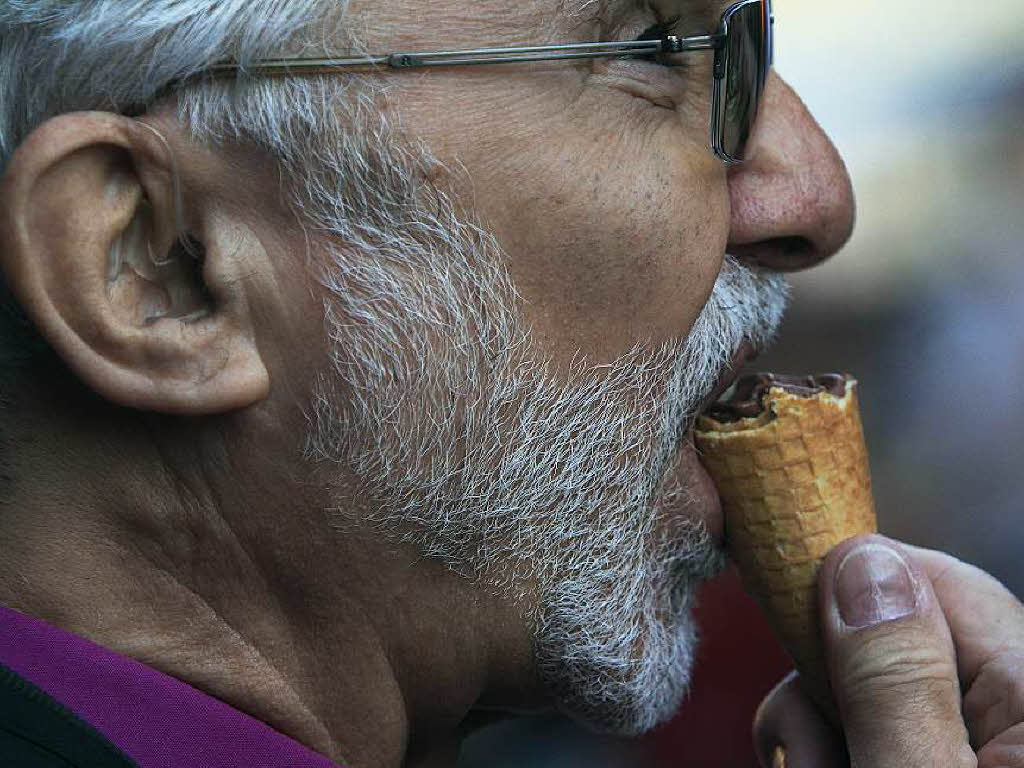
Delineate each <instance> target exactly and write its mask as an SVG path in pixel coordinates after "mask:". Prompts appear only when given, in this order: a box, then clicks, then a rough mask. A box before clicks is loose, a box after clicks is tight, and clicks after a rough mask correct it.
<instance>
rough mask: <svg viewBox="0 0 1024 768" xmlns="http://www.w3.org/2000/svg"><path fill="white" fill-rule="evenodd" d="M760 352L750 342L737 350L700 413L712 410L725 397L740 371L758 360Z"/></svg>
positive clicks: (746, 342) (701, 407)
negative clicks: (752, 361) (749, 363)
mask: <svg viewBox="0 0 1024 768" xmlns="http://www.w3.org/2000/svg"><path fill="white" fill-rule="evenodd" d="M758 354H759V352H758V350H757V349H756V348H755V347H754V345H753V344H751V343H750V342H749V341H744V342H743V343H742V344H741V345H740V346H739V349H737V350H736V352H735V354H733V356H732V360H731V361H730V363H729V365H727V366H726V367H725V368H724V369H723V370H722V374H721V375H720V376H719V377H718V381H716V382H715V386H714V387H713V388H712V390H711V392H709V393H708V396H707V397H706V398H704V400H703V402H702V403H701V405H700V409H699V411H698V412H699V413H703V412H704V411H706V410H707V409H708V408H710V407H711V406H712V405H713V404H714V403H715V402H717V401H718V399H719V398H720V397H721V396H722V395H724V394H725V393H726V392H727V391H728V390H729V387H731V386H732V385H733V383H734V382H735V381H736V379H737V378H739V375H740V371H741V370H742V368H743V366H744V365H746V364H747V363H748V362H750V361H751V360H754V359H756V358H757V356H758Z"/></svg>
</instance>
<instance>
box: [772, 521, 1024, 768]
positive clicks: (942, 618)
mask: <svg viewBox="0 0 1024 768" xmlns="http://www.w3.org/2000/svg"><path fill="white" fill-rule="evenodd" d="M905 566H906V567H905ZM837 575H838V577H839V578H838V579H837ZM818 590H819V605H820V607H821V617H822V618H821V623H822V632H823V634H824V640H825V648H826V655H827V658H828V664H829V675H830V677H831V680H832V689H833V693H834V695H835V698H836V702H837V704H838V707H839V712H840V717H841V719H842V722H843V728H844V731H845V735H846V743H845V745H844V743H843V738H842V736H841V735H840V734H838V733H836V732H835V731H834V730H833V729H832V728H831V727H830V726H829V725H827V724H826V721H825V720H824V719H823V717H822V716H821V715H820V714H819V712H818V710H817V709H816V708H815V707H814V705H813V704H811V702H810V700H809V699H807V698H806V697H805V696H804V694H803V693H802V691H801V690H800V688H799V686H798V682H799V681H798V679H797V677H796V675H795V674H794V675H791V676H790V677H788V678H786V679H785V680H783V681H782V682H781V683H780V684H779V685H778V686H777V687H776V688H775V690H773V691H772V692H771V693H770V694H769V695H768V697H767V698H766V699H765V700H764V702H762V704H761V707H760V709H759V710H758V713H757V717H756V718H755V723H754V739H755V743H756V745H757V750H758V757H759V759H760V760H761V764H762V765H763V766H765V767H766V768H773V763H772V760H773V753H774V752H775V750H776V747H779V746H782V747H783V748H784V749H785V752H786V763H785V765H786V768H811V766H815V767H818V766H829V767H830V768H831V767H832V766H847V765H849V766H852V767H853V768H890V767H891V768H975V766H977V768H1024V606H1022V605H1021V603H1020V601H1018V600H1017V598H1015V597H1014V596H1013V595H1012V594H1011V593H1010V592H1009V591H1008V590H1007V589H1006V588H1005V587H1003V585H1002V584H1000V583H999V582H998V581H996V580H995V579H993V578H992V577H991V576H989V575H988V574H987V573H985V572H984V571H982V570H980V569H978V568H975V567H973V566H971V565H968V564H966V563H963V562H961V561H959V560H957V559H956V558H953V557H951V556H949V555H946V554H943V553H941V552H933V551H931V550H926V549H920V548H918V547H912V546H909V545H906V544H898V543H897V542H894V541H892V540H891V539H887V538H885V537H883V536H862V537H858V538H855V539H850V540H849V541H846V542H844V543H843V544H841V545H839V546H838V547H836V548H835V550H833V551H832V552H831V553H830V554H829V556H828V558H827V559H826V561H825V564H824V566H823V567H822V571H821V577H820V580H819V588H818ZM847 749H848V752H847Z"/></svg>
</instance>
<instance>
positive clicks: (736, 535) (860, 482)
mask: <svg viewBox="0 0 1024 768" xmlns="http://www.w3.org/2000/svg"><path fill="white" fill-rule="evenodd" d="M826 379H828V380H829V381H830V386H817V387H815V386H811V387H805V388H804V389H807V390H814V389H817V391H804V392H800V391H799V390H800V389H801V387H799V386H796V387H792V388H790V391H787V387H786V386H784V385H782V384H780V385H778V386H776V385H773V384H772V382H773V381H775V380H776V377H770V376H769V377H767V378H765V377H764V376H762V389H763V390H764V391H763V394H761V395H759V396H760V400H761V405H763V410H761V413H759V414H758V415H754V416H746V417H743V418H732V419H725V420H723V421H720V420H718V418H716V416H715V415H714V414H715V413H716V412H715V411H712V415H709V416H702V417H700V418H699V419H698V423H697V428H696V432H695V438H696V445H697V449H698V451H699V453H700V454H701V459H702V461H703V463H704V465H705V467H706V468H707V469H708V471H709V472H710V474H711V476H712V478H713V479H714V481H715V484H716V485H717V487H718V490H719V494H720V495H721V497H722V506H723V510H724V512H725V524H726V537H727V541H728V547H729V550H730V553H731V555H732V557H733V559H734V560H735V562H736V563H737V565H738V567H739V570H740V575H741V576H742V579H743V583H744V586H745V588H746V589H747V591H748V592H750V593H751V594H752V596H753V597H754V598H755V599H756V600H757V601H758V603H759V604H760V605H761V607H762V609H763V610H764V611H765V613H766V614H767V615H768V618H769V620H770V622H771V623H772V625H773V627H774V629H775V631H776V633H777V634H778V635H779V637H780V639H781V640H782V643H783V645H784V646H785V647H786V650H787V651H788V652H789V654H790V655H791V656H792V657H793V661H794V662H795V663H796V667H797V669H798V670H799V671H800V677H801V680H802V684H803V686H804V689H805V690H806V691H807V692H808V693H809V694H810V695H811V697H812V698H813V699H814V700H815V701H816V703H817V704H818V705H819V707H820V708H821V709H822V710H823V712H824V713H825V714H826V715H827V716H828V717H829V718H830V719H832V720H833V721H834V722H838V718H837V716H836V712H835V705H834V703H833V700H832V695H831V691H830V688H829V682H828V674H827V671H826V669H825V656H824V648H823V646H822V641H821V634H820V629H819V623H818V602H817V578H818V571H819V569H820V568H821V564H822V561H823V560H824V559H825V555H826V554H828V552H829V551H830V550H831V549H832V548H833V547H835V546H836V545H837V544H839V543H840V542H841V541H844V540H845V539H847V538H850V537H851V536H856V535H859V534H864V533H873V532H875V531H876V522H875V509H874V501H873V499H872V496H871V478H870V472H869V467H868V456H867V449H866V447H865V445H864V431H863V427H862V425H861V420H860V412H859V407H858V400H857V382H856V381H855V380H853V379H852V378H850V377H823V378H822V379H821V381H825V380H826ZM806 382H810V383H811V384H812V385H813V384H816V382H815V380H805V383H806ZM830 389H831V391H830ZM792 390H797V391H792ZM747 405H750V403H748V404H747Z"/></svg>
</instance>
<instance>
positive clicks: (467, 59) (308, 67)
mask: <svg viewBox="0 0 1024 768" xmlns="http://www.w3.org/2000/svg"><path fill="white" fill-rule="evenodd" d="M724 39H725V38H724V36H723V35H702V36H700V37H676V36H675V35H669V36H667V37H663V38H661V39H660V40H632V41H627V42H616V43H573V44H565V45H538V46H527V47H518V48H476V49H473V50H464V51H434V52H430V53H391V54H388V55H386V56H362V57H352V58H340V59H331V58H325V59H260V60H257V61H254V62H252V63H251V64H247V65H245V66H242V65H241V64H238V63H237V62H232V61H224V62H217V63H216V64H213V65H212V66H210V67H209V69H207V70H206V71H207V72H208V73H209V74H213V75H226V74H232V73H235V72H239V71H242V70H244V71H245V72H247V73H249V74H255V75H271V74H281V75H289V74H317V73H328V72H334V71H337V70H345V69H351V68H353V67H388V68H390V69H413V68H416V67H442V66H444V67H450V66H458V65H468V64H504V63H508V62H523V61H554V60H558V59H597V58H604V57H613V56H652V55H655V54H671V53H683V52H684V51H707V50H714V49H717V48H720V47H721V46H722V43H723V41H724Z"/></svg>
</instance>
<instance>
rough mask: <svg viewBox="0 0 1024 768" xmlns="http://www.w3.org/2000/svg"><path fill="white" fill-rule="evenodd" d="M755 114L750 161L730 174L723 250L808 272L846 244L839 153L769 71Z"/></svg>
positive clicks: (850, 213) (847, 188) (849, 222)
mask: <svg viewBox="0 0 1024 768" xmlns="http://www.w3.org/2000/svg"><path fill="white" fill-rule="evenodd" d="M762 109H763V111H762V113H761V116H760V118H759V121H758V126H757V131H756V132H755V134H754V137H753V144H752V145H751V146H750V147H749V152H748V157H749V159H748V160H747V161H746V162H744V163H742V164H741V165H738V166H735V167H734V168H732V169H730V171H729V197H730V200H731V202H732V222H731V229H730V232H729V244H728V246H727V248H726V250H727V251H728V252H729V253H730V254H732V255H734V256H736V257H737V258H739V259H741V260H742V261H746V262H748V263H750V264H754V265H756V266H760V267H764V268H767V269H773V270H778V271H786V272H793V271H796V270H800V269H807V268H808V267H811V266H813V265H815V264H817V263H819V262H821V261H824V260H825V259H827V258H828V257H829V256H831V255H832V254H834V253H835V252H836V251H838V250H839V249H840V248H841V247H842V246H843V244H844V243H845V242H846V241H847V240H848V239H849V237H850V233H851V232H852V231H853V220H854V209H855V206H854V200H853V186H852V184H851V183H850V176H849V174H848V173H847V171H846V166H845V165H844V164H843V161H842V158H840V156H839V152H838V151H836V148H835V147H834V146H833V145H832V142H831V141H830V140H829V138H828V137H827V136H826V135H825V133H824V132H823V131H822V130H821V127H820V126H819V125H818V123H817V122H816V121H815V120H814V118H813V117H812V116H811V114H810V112H808V111H807V107H805V106H804V103H803V102H802V101H801V100H800V97H799V96H797V95H796V93H795V92H794V91H793V89H792V88H790V87H789V85H787V84H786V83H785V82H784V81H783V80H782V78H780V77H779V76H778V75H776V74H775V73H774V72H772V73H771V75H770V77H769V80H768V83H767V85H766V87H765V93H764V104H763V107H762Z"/></svg>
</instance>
